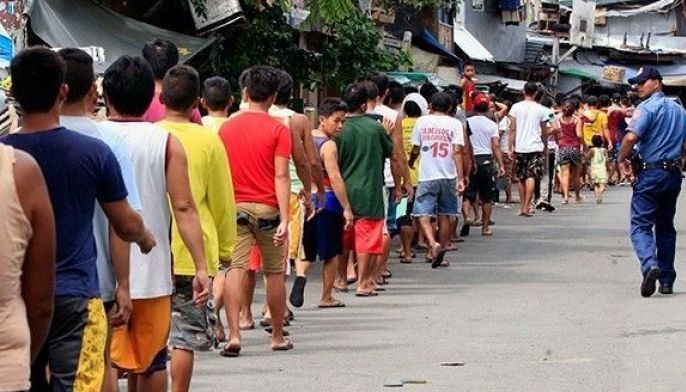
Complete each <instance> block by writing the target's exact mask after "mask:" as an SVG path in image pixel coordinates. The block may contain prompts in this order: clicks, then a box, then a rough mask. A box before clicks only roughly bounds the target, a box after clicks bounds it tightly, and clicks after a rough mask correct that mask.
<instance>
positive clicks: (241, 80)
mask: <svg viewBox="0 0 686 392" xmlns="http://www.w3.org/2000/svg"><path fill="white" fill-rule="evenodd" d="M249 70H250V69H244V70H243V72H241V75H240V76H239V77H238V88H239V89H241V91H242V90H243V89H244V88H245V87H246V85H247V81H248V71H249Z"/></svg>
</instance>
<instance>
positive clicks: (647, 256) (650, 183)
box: [631, 170, 681, 285]
mask: <svg viewBox="0 0 686 392" xmlns="http://www.w3.org/2000/svg"><path fill="white" fill-rule="evenodd" d="M680 192H681V173H680V172H678V171H666V170H645V171H643V172H641V173H640V174H639V175H638V180H637V181H636V182H635V183H634V194H633V197H632V199H631V242H632V243H633V245H634V250H635V251H636V255H637V256H638V259H639V261H640V262H641V272H642V273H644V274H645V273H646V272H647V271H648V270H649V269H650V268H653V267H658V268H660V271H661V273H660V283H662V284H667V285H671V284H673V283H674V280H675V279H676V271H675V270H674V253H675V252H676V229H675V228H674V215H675V213H676V202H677V198H678V197H679V193H680ZM653 228H655V231H654V232H653Z"/></svg>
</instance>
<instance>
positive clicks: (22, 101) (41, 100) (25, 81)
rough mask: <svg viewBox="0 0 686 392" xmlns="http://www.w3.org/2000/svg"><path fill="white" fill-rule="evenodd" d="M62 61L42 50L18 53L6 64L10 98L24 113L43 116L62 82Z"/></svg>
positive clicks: (48, 109)
mask: <svg viewBox="0 0 686 392" xmlns="http://www.w3.org/2000/svg"><path fill="white" fill-rule="evenodd" d="M66 68H67V66H66V65H65V64H64V60H62V58H61V57H60V56H59V55H58V54H57V53H55V52H53V51H52V50H50V49H48V48H45V47H42V46H41V47H39V46H36V47H32V48H28V49H25V50H22V51H21V52H19V54H17V55H16V56H15V57H14V58H13V59H12V63H11V64H10V74H11V77H12V95H13V96H14V99H16V100H17V102H19V105H21V108H22V110H23V111H24V112H26V113H47V112H49V111H50V110H51V109H52V108H53V107H54V106H55V102H57V97H58V95H59V93H60V88H61V87H62V84H63V83H64V81H65V77H66V73H67V70H66Z"/></svg>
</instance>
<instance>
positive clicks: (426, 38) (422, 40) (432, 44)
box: [412, 29, 462, 68]
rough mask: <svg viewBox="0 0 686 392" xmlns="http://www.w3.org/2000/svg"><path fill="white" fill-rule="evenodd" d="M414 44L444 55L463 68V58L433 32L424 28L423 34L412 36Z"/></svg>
mask: <svg viewBox="0 0 686 392" xmlns="http://www.w3.org/2000/svg"><path fill="white" fill-rule="evenodd" d="M412 44H413V45H414V46H416V47H418V48H420V49H423V50H426V51H427V52H431V53H434V54H438V55H441V56H443V57H444V58H446V59H449V60H451V61H452V62H453V63H454V64H456V65H460V68H462V60H460V58H459V57H457V56H455V54H453V53H451V52H450V51H449V50H448V49H446V48H445V46H443V45H442V44H441V43H440V42H439V41H438V39H437V38H436V37H434V35H433V34H431V32H429V31H428V30H427V29H424V31H423V32H422V34H420V35H418V36H415V37H412Z"/></svg>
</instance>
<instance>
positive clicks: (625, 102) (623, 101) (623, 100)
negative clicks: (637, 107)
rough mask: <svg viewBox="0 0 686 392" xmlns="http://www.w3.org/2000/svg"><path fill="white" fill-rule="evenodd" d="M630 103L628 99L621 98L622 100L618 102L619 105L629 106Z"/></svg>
mask: <svg viewBox="0 0 686 392" xmlns="http://www.w3.org/2000/svg"><path fill="white" fill-rule="evenodd" d="M630 103H631V101H629V97H622V99H620V100H619V104H620V105H624V106H629V104H630Z"/></svg>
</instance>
